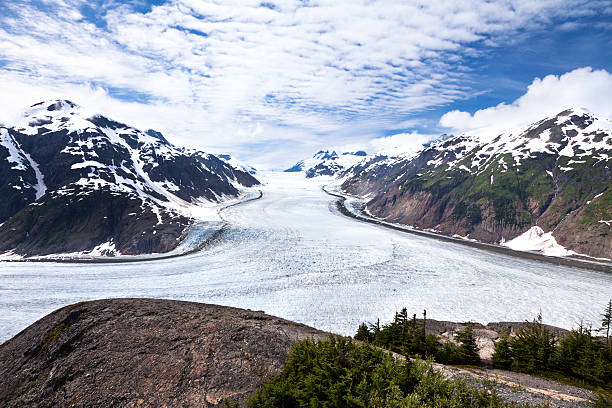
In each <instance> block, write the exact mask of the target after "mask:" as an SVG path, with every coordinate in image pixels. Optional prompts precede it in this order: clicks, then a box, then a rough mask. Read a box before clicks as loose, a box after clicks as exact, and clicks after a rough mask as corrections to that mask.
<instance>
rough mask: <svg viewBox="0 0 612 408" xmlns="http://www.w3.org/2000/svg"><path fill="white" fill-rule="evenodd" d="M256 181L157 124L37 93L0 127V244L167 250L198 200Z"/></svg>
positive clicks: (36, 249)
mask: <svg viewBox="0 0 612 408" xmlns="http://www.w3.org/2000/svg"><path fill="white" fill-rule="evenodd" d="M256 184H258V181H257V180H256V179H255V178H254V177H253V176H252V175H251V174H249V172H248V171H245V170H244V169H242V168H235V167H233V166H232V165H230V164H229V163H228V161H225V160H222V159H219V158H218V157H216V156H213V155H210V154H206V153H203V152H200V151H196V150H192V149H186V148H181V147H176V146H173V145H172V144H171V143H169V142H168V141H167V140H166V139H165V138H164V137H163V136H162V134H161V133H159V132H156V131H153V130H148V131H146V132H142V131H140V130H138V129H135V128H133V127H130V126H128V125H125V124H122V123H119V122H116V121H114V120H112V119H109V118H107V117H104V116H101V115H97V114H90V113H88V112H86V110H84V109H83V108H81V107H79V106H77V105H76V104H74V103H72V102H70V101H66V100H54V101H49V102H41V103H38V104H36V105H33V106H32V107H30V108H29V109H28V110H27V111H26V112H25V114H24V115H23V117H22V118H20V119H19V120H18V121H17V123H15V124H14V125H13V126H12V127H0V223H2V224H0V253H5V252H7V251H13V252H14V253H17V254H22V255H40V254H49V253H66V252H91V251H93V252H94V253H102V254H114V253H123V254H136V253H151V252H166V251H168V250H171V249H173V248H174V247H176V246H177V244H178V243H179V242H180V238H181V237H182V236H183V234H184V232H185V230H186V228H187V227H188V226H189V225H190V224H191V223H192V222H193V220H194V219H195V218H198V217H199V216H200V215H201V213H202V212H203V211H202V207H203V206H206V205H209V206H210V205H211V204H212V203H218V202H221V201H224V200H228V199H231V198H237V197H239V196H240V194H241V192H240V189H241V188H243V187H249V186H253V185H256Z"/></svg>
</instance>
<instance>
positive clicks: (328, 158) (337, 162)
mask: <svg viewBox="0 0 612 408" xmlns="http://www.w3.org/2000/svg"><path fill="white" fill-rule="evenodd" d="M370 158H371V156H360V155H356V154H353V153H350V152H345V153H341V154H338V153H336V152H335V151H333V150H332V151H329V150H321V151H319V152H317V153H316V154H315V155H314V156H313V157H312V158H310V159H306V160H300V161H299V162H297V163H296V164H295V165H294V166H293V167H292V168H299V169H300V172H304V173H306V172H308V171H309V170H311V169H313V168H315V167H317V166H324V167H325V168H327V169H329V170H331V171H332V172H333V173H334V174H336V175H339V174H340V173H341V172H343V171H344V170H346V169H349V168H350V167H352V166H355V165H356V164H358V163H361V162H363V161H365V160H369V159H370ZM321 176H322V175H320V174H318V173H315V177H321Z"/></svg>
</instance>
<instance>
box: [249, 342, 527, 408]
mask: <svg viewBox="0 0 612 408" xmlns="http://www.w3.org/2000/svg"><path fill="white" fill-rule="evenodd" d="M494 386H495V383H493V382H487V383H483V384H482V388H481V389H478V388H476V387H474V386H472V385H470V384H469V383H468V382H466V381H465V380H460V379H454V380H448V379H446V378H445V377H444V376H443V375H442V374H440V373H438V372H435V371H434V370H433V368H432V367H431V365H430V364H429V363H425V362H419V361H411V360H405V359H395V358H394V357H393V356H392V355H391V354H390V353H388V352H385V351H383V350H381V349H379V348H376V347H374V346H372V345H370V344H367V343H361V344H359V343H355V342H352V341H350V340H346V339H343V338H339V337H333V336H330V338H329V339H328V340H326V341H319V342H314V341H311V340H303V341H301V342H299V343H298V344H296V345H295V346H294V347H293V349H292V351H291V354H290V356H289V361H288V363H287V365H286V366H285V368H284V369H283V371H282V372H281V373H280V374H279V375H278V376H277V377H275V378H274V379H272V380H271V381H270V382H268V383H267V384H266V385H265V386H264V387H263V388H261V389H260V390H259V391H258V392H257V394H256V395H255V396H254V397H253V398H251V400H250V401H249V406H250V407H252V408H268V407H270V408H271V407H284V408H289V407H312V408H316V407H326V408H333V407H381V408H382V407H387V408H396V407H397V408H399V407H415V408H416V407H440V408H443V407H489V408H495V407H512V406H516V405H512V404H509V403H507V402H504V401H503V400H502V399H501V398H500V397H499V396H498V395H497V393H496V392H495V388H494Z"/></svg>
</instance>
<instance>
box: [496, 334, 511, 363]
mask: <svg viewBox="0 0 612 408" xmlns="http://www.w3.org/2000/svg"><path fill="white" fill-rule="evenodd" d="M509 337H510V335H509V334H508V332H507V331H505V332H503V333H502V334H501V336H500V338H499V340H498V341H497V343H495V350H494V351H493V367H495V368H501V369H504V370H507V369H509V368H510V366H511V365H512V356H511V354H510V342H509V341H508V339H509Z"/></svg>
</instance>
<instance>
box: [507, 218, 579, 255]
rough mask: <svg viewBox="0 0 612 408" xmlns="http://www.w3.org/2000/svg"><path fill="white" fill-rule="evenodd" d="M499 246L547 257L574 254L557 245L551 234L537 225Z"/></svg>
mask: <svg viewBox="0 0 612 408" xmlns="http://www.w3.org/2000/svg"><path fill="white" fill-rule="evenodd" d="M501 245H503V246H506V247H508V248H511V249H514V250H515V251H539V252H542V253H543V254H544V255H547V256H570V255H575V254H576V253H575V252H574V251H570V250H567V249H565V247H563V246H562V245H559V244H558V243H557V240H556V239H555V237H553V235H552V233H550V232H544V230H543V229H542V228H540V227H538V226H537V225H534V226H533V227H531V228H529V230H527V231H525V232H524V233H523V234H521V235H519V236H518V237H516V238H514V239H512V240H510V241H508V242H504V243H502V244H501Z"/></svg>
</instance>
